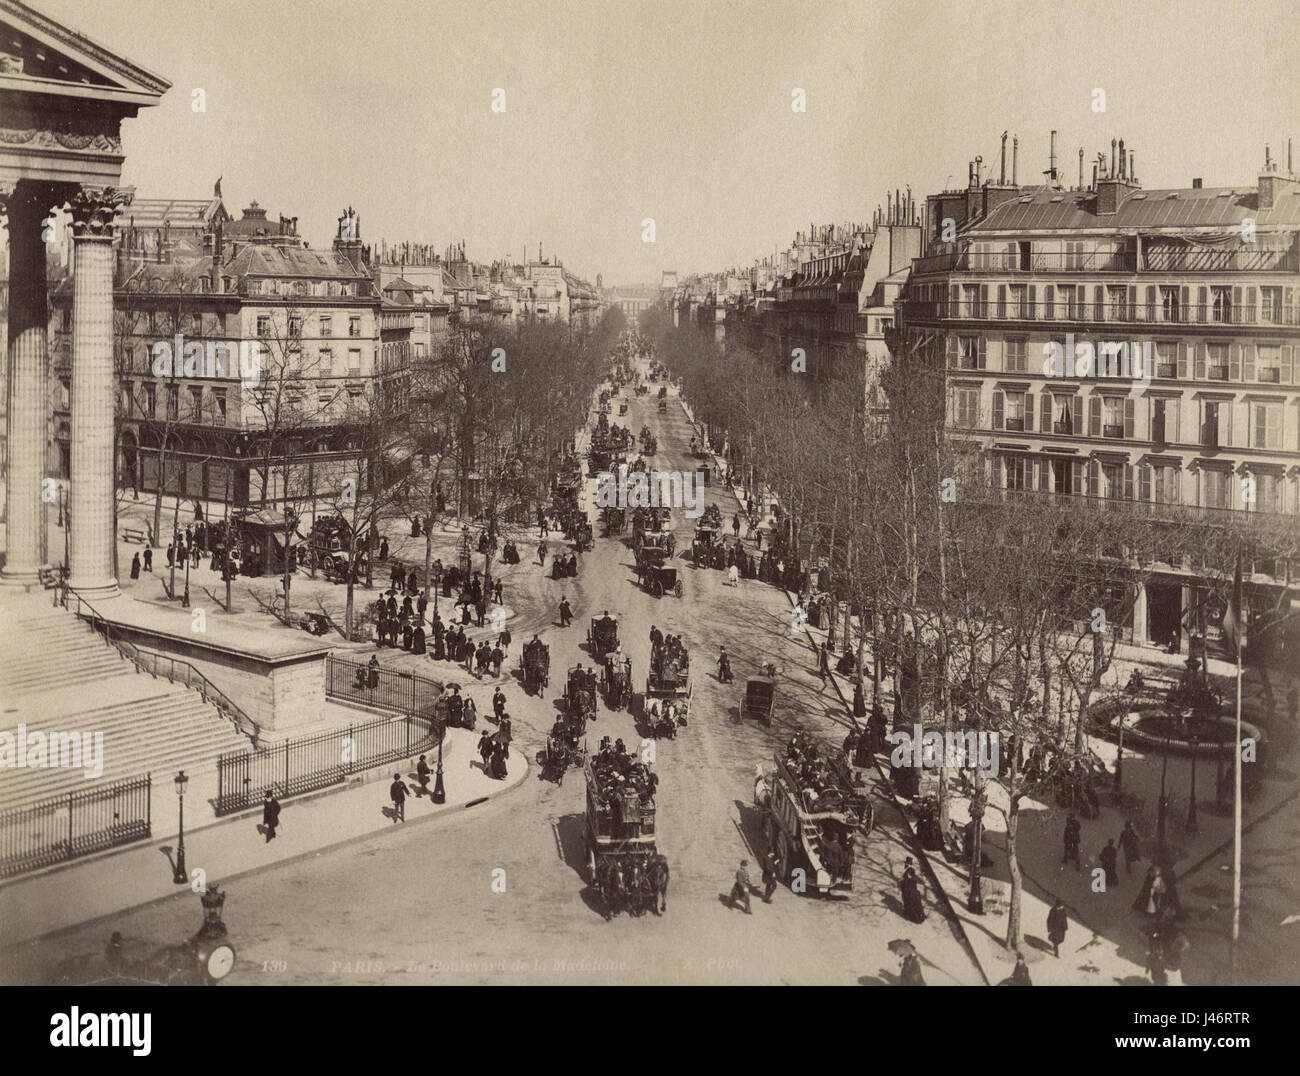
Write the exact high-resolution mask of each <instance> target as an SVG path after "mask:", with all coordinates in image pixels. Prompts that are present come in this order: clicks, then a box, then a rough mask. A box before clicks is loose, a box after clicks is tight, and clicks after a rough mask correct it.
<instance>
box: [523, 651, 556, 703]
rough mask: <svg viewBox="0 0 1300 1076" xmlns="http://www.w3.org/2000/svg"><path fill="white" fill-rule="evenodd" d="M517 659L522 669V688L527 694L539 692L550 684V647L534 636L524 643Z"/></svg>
mask: <svg viewBox="0 0 1300 1076" xmlns="http://www.w3.org/2000/svg"><path fill="white" fill-rule="evenodd" d="M519 661H520V667H521V668H522V670H523V679H524V690H525V691H526V692H528V694H530V695H531V694H533V693H534V692H540V691H541V690H542V688H544V687H547V686H548V685H549V684H550V682H551V648H550V647H549V646H547V645H546V644H545V643H544V642H542V641H541V640H540V639H536V638H534V639H530V640H529V641H528V642H526V643H524V647H523V651H522V652H521V655H520V659H519Z"/></svg>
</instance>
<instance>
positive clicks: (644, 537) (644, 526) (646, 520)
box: [632, 508, 677, 557]
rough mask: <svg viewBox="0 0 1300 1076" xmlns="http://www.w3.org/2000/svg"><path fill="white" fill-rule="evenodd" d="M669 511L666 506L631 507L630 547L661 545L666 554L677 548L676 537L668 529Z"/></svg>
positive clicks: (671, 553) (668, 554)
mask: <svg viewBox="0 0 1300 1076" xmlns="http://www.w3.org/2000/svg"><path fill="white" fill-rule="evenodd" d="M671 515H672V513H671V511H670V510H669V509H667V508H633V509H632V548H633V549H639V548H640V547H641V546H642V545H645V544H651V545H654V544H658V541H659V540H662V546H663V549H664V552H665V554H666V555H667V556H670V557H671V556H672V555H673V553H674V552H676V550H677V539H676V537H674V535H673V532H672V531H670V530H668V521H669V519H670V518H671Z"/></svg>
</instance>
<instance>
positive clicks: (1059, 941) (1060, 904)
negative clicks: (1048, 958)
mask: <svg viewBox="0 0 1300 1076" xmlns="http://www.w3.org/2000/svg"><path fill="white" fill-rule="evenodd" d="M1069 923H1070V920H1069V916H1068V915H1067V914H1066V911H1065V902H1064V901H1063V900H1061V898H1060V897H1057V898H1056V903H1055V904H1053V905H1052V909H1051V911H1049V912H1048V913H1047V940H1048V941H1050V942H1051V943H1052V956H1055V957H1059V956H1060V955H1061V946H1062V945H1064V944H1065V931H1066V928H1067V927H1068V926H1069Z"/></svg>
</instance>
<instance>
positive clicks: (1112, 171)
mask: <svg viewBox="0 0 1300 1076" xmlns="http://www.w3.org/2000/svg"><path fill="white" fill-rule="evenodd" d="M1110 174H1111V175H1112V176H1114V175H1115V174H1116V170H1115V139H1113V138H1112V139H1111V140H1110Z"/></svg>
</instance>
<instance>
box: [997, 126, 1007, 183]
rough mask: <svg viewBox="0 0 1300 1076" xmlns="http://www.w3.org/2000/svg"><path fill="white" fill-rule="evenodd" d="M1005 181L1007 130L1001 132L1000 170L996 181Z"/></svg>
mask: <svg viewBox="0 0 1300 1076" xmlns="http://www.w3.org/2000/svg"><path fill="white" fill-rule="evenodd" d="M1006 181H1007V132H1006V131H1003V132H1002V170H1001V173H1000V174H999V178H998V182H999V183H1006Z"/></svg>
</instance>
